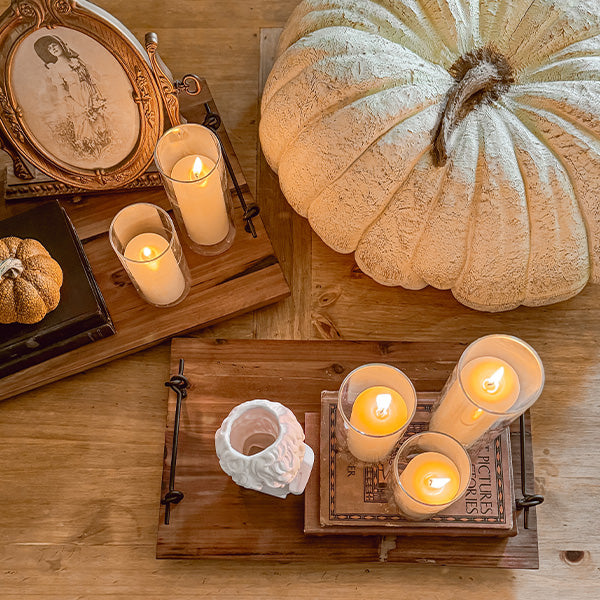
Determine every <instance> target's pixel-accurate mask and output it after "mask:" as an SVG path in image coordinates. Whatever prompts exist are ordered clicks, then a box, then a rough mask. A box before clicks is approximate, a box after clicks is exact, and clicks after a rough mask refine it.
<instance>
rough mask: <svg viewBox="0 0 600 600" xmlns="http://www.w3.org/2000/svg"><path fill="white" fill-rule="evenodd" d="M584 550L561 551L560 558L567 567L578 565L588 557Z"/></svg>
mask: <svg viewBox="0 0 600 600" xmlns="http://www.w3.org/2000/svg"><path fill="white" fill-rule="evenodd" d="M588 554H589V552H587V551H585V550H563V551H562V552H561V553H560V558H561V559H562V560H563V562H565V563H567V564H568V565H578V564H579V563H581V562H582V561H583V559H584V558H585V557H586V555H588Z"/></svg>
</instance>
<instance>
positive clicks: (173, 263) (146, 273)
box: [124, 233, 185, 306]
mask: <svg viewBox="0 0 600 600" xmlns="http://www.w3.org/2000/svg"><path fill="white" fill-rule="evenodd" d="M124 256H125V258H126V259H128V263H127V267H128V270H129V273H130V275H131V277H132V278H133V279H134V280H135V282H136V284H137V285H138V287H139V289H140V291H141V292H142V294H143V295H144V296H145V297H146V299H147V300H148V301H149V302H151V303H152V304H157V305H159V306H162V305H166V304H171V303H173V302H175V301H176V300H178V299H179V298H181V296H182V294H183V292H184V290H185V277H184V275H183V272H182V270H181V268H180V267H179V264H178V262H177V259H176V258H175V255H174V254H173V250H172V249H171V248H169V242H168V241H167V240H166V239H165V238H164V237H162V236H161V235H159V234H157V233H141V234H139V235H137V236H135V237H134V238H133V239H132V240H130V241H129V243H128V244H127V247H126V248H125V252H124Z"/></svg>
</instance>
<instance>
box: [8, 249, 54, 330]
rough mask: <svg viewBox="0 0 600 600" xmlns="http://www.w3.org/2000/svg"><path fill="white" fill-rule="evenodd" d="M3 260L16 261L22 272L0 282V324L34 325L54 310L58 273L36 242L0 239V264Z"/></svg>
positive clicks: (51, 259) (47, 255) (45, 252)
mask: <svg viewBox="0 0 600 600" xmlns="http://www.w3.org/2000/svg"><path fill="white" fill-rule="evenodd" d="M7 258H17V259H19V260H20V261H21V263H22V265H23V272H22V273H21V274H20V275H19V276H18V277H16V278H14V279H13V278H10V277H2V278H1V279H0V323H5V324H6V323H15V322H16V323H25V324H32V323H37V322H38V321H41V320H42V319H43V318H44V317H45V316H46V314H48V313H49V312H50V311H52V310H54V309H55V308H56V307H57V306H58V303H59V301H60V286H61V285H62V282H63V274H62V269H61V268H60V265H59V264H58V263H57V262H56V261H55V260H54V259H53V258H52V257H51V256H50V254H48V252H47V250H46V249H45V248H44V246H42V244H40V242H38V241H37V240H32V239H25V240H23V239H21V238H17V237H8V238H2V239H0V261H2V260H5V259H7Z"/></svg>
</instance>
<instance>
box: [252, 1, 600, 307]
mask: <svg viewBox="0 0 600 600" xmlns="http://www.w3.org/2000/svg"><path fill="white" fill-rule="evenodd" d="M260 139H261V143H262V147H263V151H264V153H265V156H266V158H267V160H268V162H269V164H270V165H271V167H272V168H273V169H274V170H275V171H276V172H277V173H278V175H279V181H280V184H281V189H282V191H283V193H284V194H285V196H286V198H287V199H288V201H289V202H290V204H291V205H292V206H293V207H294V209H295V210H296V211H297V212H298V213H300V214H301V215H303V216H306V217H308V219H309V221H310V224H311V226H312V227H313V229H314V230H315V231H316V233H317V234H318V235H319V236H320V237H321V238H322V239H323V241H324V242H325V243H326V244H328V245H329V246H331V247H332V248H333V249H335V250H337V251H339V252H344V253H350V252H355V258H356V261H357V263H358V265H359V266H360V268H361V269H362V270H363V271H364V272H365V273H366V274H368V275H370V276H371V277H373V279H375V280H376V281H378V282H380V283H383V284H385V285H401V286H404V287H406V288H409V289H420V288H423V287H425V286H426V285H428V284H429V285H432V286H435V287H437V288H441V289H451V290H452V292H453V294H454V295H455V296H456V298H457V299H458V300H459V301H460V302H462V303H464V304H466V305H467V306H470V307H472V308H476V309H479V310H487V311H499V310H508V309H512V308H515V307H517V306H519V305H520V304H525V305H528V306H539V305H543V304H549V303H552V302H557V301H560V300H564V299H566V298H569V297H571V296H574V295H575V294H577V293H578V292H579V291H581V289H582V288H583V287H584V286H585V284H586V283H587V281H588V280H590V281H592V282H595V283H598V282H599V281H600V2H599V1H598V0H533V2H532V0H436V1H432V0H377V1H375V0H305V1H304V2H302V3H301V4H300V5H299V6H298V7H297V8H296V10H295V11H294V13H293V14H292V16H291V18H290V20H289V21H288V23H287V25H286V27H285V29H284V31H283V34H282V36H281V40H280V56H279V58H278V60H277V62H276V64H275V66H274V68H273V70H272V72H271V74H270V76H269V79H268V81H267V85H266V87H265V90H264V94H263V99H262V119H261V123H260Z"/></svg>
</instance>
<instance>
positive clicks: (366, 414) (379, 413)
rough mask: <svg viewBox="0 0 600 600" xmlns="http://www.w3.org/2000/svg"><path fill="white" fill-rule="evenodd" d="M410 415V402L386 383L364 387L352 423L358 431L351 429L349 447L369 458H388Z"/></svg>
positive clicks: (371, 459)
mask: <svg viewBox="0 0 600 600" xmlns="http://www.w3.org/2000/svg"><path fill="white" fill-rule="evenodd" d="M407 419H408V409H407V406H406V402H405V401H404V398H402V396H401V395H400V394H399V393H398V392H396V391H395V390H393V389H391V388H388V387H385V386H374V387H370V388H367V389H366V390H363V391H362V392H361V393H360V394H359V395H358V396H357V398H356V400H355V401H354V404H353V406H352V414H351V416H350V424H351V425H352V426H353V427H355V428H356V429H357V430H358V431H355V430H354V429H352V427H351V428H349V429H348V450H350V452H351V453H352V455H353V456H355V457H356V458H358V459H359V460H362V461H365V462H379V461H382V460H384V459H385V458H386V457H387V455H388V454H389V453H390V452H391V451H392V449H393V448H394V446H395V444H396V442H397V441H398V438H399V437H400V433H395V432H397V431H398V430H400V429H402V427H404V425H405V424H406V421H407ZM359 432H361V433H359ZM363 434H367V435H363ZM372 436H384V437H372Z"/></svg>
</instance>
